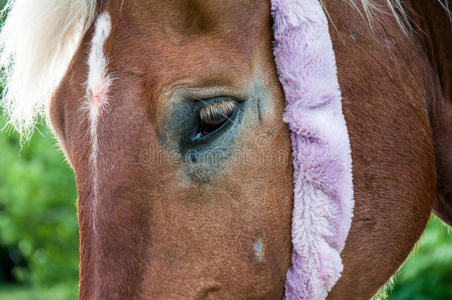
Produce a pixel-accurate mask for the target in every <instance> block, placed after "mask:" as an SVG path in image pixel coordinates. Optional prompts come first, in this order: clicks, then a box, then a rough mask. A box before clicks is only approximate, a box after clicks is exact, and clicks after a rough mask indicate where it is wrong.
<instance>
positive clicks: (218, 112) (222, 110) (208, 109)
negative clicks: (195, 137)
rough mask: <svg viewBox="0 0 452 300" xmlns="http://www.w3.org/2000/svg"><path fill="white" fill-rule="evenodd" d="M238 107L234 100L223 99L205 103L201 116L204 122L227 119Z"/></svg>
mask: <svg viewBox="0 0 452 300" xmlns="http://www.w3.org/2000/svg"><path fill="white" fill-rule="evenodd" d="M236 108H237V104H236V103H235V102H234V101H232V100H231V101H225V100H221V101H218V102H213V103H210V104H207V105H204V106H203V107H202V108H201V109H200V111H199V118H200V120H201V121H203V122H209V121H210V122H212V121H220V120H222V119H227V118H228V117H229V116H230V115H231V114H232V113H233V112H234V111H235V109H236Z"/></svg>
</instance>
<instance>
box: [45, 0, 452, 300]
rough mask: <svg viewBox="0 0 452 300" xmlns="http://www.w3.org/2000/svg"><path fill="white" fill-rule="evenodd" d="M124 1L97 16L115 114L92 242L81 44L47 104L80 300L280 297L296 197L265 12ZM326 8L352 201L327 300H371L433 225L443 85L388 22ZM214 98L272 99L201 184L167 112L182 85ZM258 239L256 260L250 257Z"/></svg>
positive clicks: (105, 132) (221, 4)
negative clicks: (73, 193) (63, 179)
mask: <svg viewBox="0 0 452 300" xmlns="http://www.w3.org/2000/svg"><path fill="white" fill-rule="evenodd" d="M121 2H122V1H105V4H104V7H103V8H102V9H106V10H108V11H109V12H110V14H111V16H112V22H113V30H112V33H111V36H110V38H109V39H108V41H107V43H106V45H105V53H106V54H107V55H108V57H109V60H110V64H109V71H110V72H112V73H113V74H114V75H115V77H116V78H117V79H116V80H115V82H114V86H113V88H112V91H111V94H110V98H111V102H110V105H111V110H110V111H109V112H108V113H107V114H105V115H103V116H102V117H101V119H100V120H99V124H100V125H99V126H100V127H99V128H100V132H99V137H100V139H101V143H100V148H99V153H100V155H101V158H100V160H99V163H100V164H99V172H100V174H101V176H100V183H99V185H100V189H101V195H102V198H101V199H98V201H99V203H100V207H101V208H102V209H101V210H102V211H101V213H99V214H98V219H97V220H96V223H97V224H98V231H97V234H94V232H93V229H92V222H93V220H92V218H91V215H92V201H93V191H92V189H93V187H92V177H93V174H92V171H91V166H90V165H89V155H90V147H91V146H90V140H89V135H88V134H87V132H88V127H89V124H88V120H87V118H86V116H85V115H83V113H82V112H81V110H80V107H82V105H83V101H85V100H84V91H85V90H84V86H83V84H82V83H83V82H85V80H86V74H87V66H86V60H87V52H88V49H89V41H90V39H91V35H92V31H90V32H89V33H88V34H87V36H86V37H85V39H84V41H83V44H82V46H81V48H80V49H79V51H78V52H77V54H76V55H75V57H74V59H73V62H72V64H71V68H70V69H69V71H68V73H67V74H66V76H65V78H64V80H63V81H62V83H61V85H60V87H59V89H58V91H57V92H56V94H55V96H54V98H53V100H52V104H51V120H52V124H53V126H54V127H55V130H56V132H57V135H58V137H59V139H60V141H61V144H62V146H63V148H64V149H65V152H66V154H67V156H68V158H69V160H70V162H71V164H72V166H73V168H74V171H75V173H76V177H77V187H78V193H79V197H78V208H79V220H80V238H81V275H80V276H81V277H80V298H81V299H210V298H213V299H256V298H259V299H280V298H281V296H282V295H283V290H284V287H283V284H284V280H285V278H284V277H285V274H286V271H287V269H288V267H289V265H290V256H291V242H290V240H291V232H290V228H291V224H290V221H291V212H292V194H293V185H292V167H291V161H290V157H291V145H290V139H289V131H288V129H287V127H286V125H285V124H284V123H283V122H282V121H281V119H282V114H283V111H284V95H283V93H282V90H281V87H280V84H279V81H278V77H277V74H276V70H275V66H274V62H273V56H272V31H271V17H270V7H269V1H268V0H261V1H249V0H241V1H216V0H211V1H205V0H202V1H201V0H198V1H195V0H193V1H185V0H174V1H157V0H155V1H154V0H153V1H144V0H143V1H125V2H124V4H123V6H122V7H121ZM325 2H326V6H327V8H328V11H329V13H330V15H331V19H332V21H333V22H334V25H335V28H336V29H335V28H334V27H333V26H331V30H330V31H331V35H332V39H333V45H334V48H335V52H336V56H337V65H338V78H339V83H340V85H341V89H342V93H343V107H344V114H345V117H346V120H347V124H348V128H349V134H350V140H351V146H352V157H353V172H354V190H355V201H356V208H355V217H354V219H353V222H352V228H351V232H350V235H349V237H348V239H347V243H346V247H345V249H344V252H343V254H342V257H343V262H344V266H345V268H344V272H343V276H342V277H341V279H340V280H339V282H338V284H337V285H336V286H335V288H334V289H333V291H332V292H331V293H330V295H329V299H366V298H369V297H371V296H372V295H373V294H374V293H375V292H376V291H377V290H378V288H379V287H380V286H381V285H382V284H384V283H385V281H387V280H388V279H389V277H390V276H391V275H392V274H393V273H394V271H396V270H397V268H398V267H399V266H400V264H401V263H402V262H403V261H404V260H405V258H406V256H407V255H408V253H409V252H410V250H411V248H412V247H413V245H414V243H415V242H416V241H417V239H418V238H419V236H420V234H421V233H422V231H423V229H424V227H425V224H426V222H427V220H428V217H429V215H430V211H431V207H432V204H433V201H434V200H435V196H436V172H435V156H434V151H433V141H432V134H431V130H430V121H429V118H428V112H427V108H426V107H427V106H426V103H428V104H430V107H438V106H439V105H438V104H435V103H438V102H433V98H434V96H435V95H437V93H438V86H439V84H438V77H437V75H436V72H435V71H434V70H435V68H434V67H432V64H431V55H430V56H429V55H428V52H425V51H423V48H422V47H420V45H421V42H420V40H419V39H418V38H415V37H413V36H410V37H406V36H404V35H403V34H402V33H401V31H400V30H399V28H398V26H397V24H396V22H395V20H394V19H393V18H391V17H390V16H388V15H381V16H380V15H379V18H380V17H381V18H380V19H379V20H380V21H379V22H377V23H375V24H374V26H375V32H374V33H373V32H372V31H371V30H370V28H369V26H368V25H367V23H366V21H365V20H364V19H363V18H362V17H361V16H359V14H358V13H357V12H356V11H354V10H351V8H350V7H349V6H348V5H345V4H344V3H343V2H342V1H325ZM444 51H446V50H444ZM438 65H441V64H438ZM438 65H437V66H438ZM441 78H443V77H440V81H441ZM448 78H450V77H448ZM444 80H445V79H444ZM256 85H259V88H258V89H256V88H254V87H255V86H256ZM211 86H220V87H225V90H226V91H229V92H223V93H226V94H227V95H228V94H231V93H233V94H234V95H231V96H237V97H239V98H240V97H241V98H244V99H251V98H252V97H253V96H255V95H256V93H261V92H262V93H264V96H262V99H266V97H267V96H265V95H270V96H268V97H269V98H268V99H269V101H270V102H269V103H267V104H266V103H263V104H262V105H264V109H263V110H262V111H260V110H259V109H258V111H257V113H247V114H246V115H245V116H244V117H243V120H242V122H243V125H242V127H240V132H239V133H238V136H237V138H236V143H235V144H234V143H232V144H233V146H230V147H232V148H231V149H232V152H233V154H235V155H239V154H240V155H242V156H239V158H240V159H238V160H230V159H229V158H226V165H225V166H224V167H218V168H219V169H218V172H216V174H214V175H212V174H210V173H209V171H210V170H204V171H205V172H206V174H207V175H206V174H198V173H199V172H201V173H203V172H204V171H202V170H201V169H196V168H194V169H193V168H191V167H190V166H189V165H188V164H187V163H186V162H184V161H183V160H182V158H181V153H180V148H179V147H177V145H178V141H179V140H178V138H179V136H178V133H177V132H178V131H177V130H179V127H180V126H173V123H175V124H176V125H177V124H179V123H177V120H178V118H173V117H172V115H171V111H174V109H176V108H177V107H180V106H181V105H182V103H183V102H181V101H180V100H178V99H180V98H184V96H183V94H184V93H186V92H187V90H189V88H192V87H199V88H201V90H202V89H204V88H205V87H211ZM184 87H186V88H184ZM187 88H188V89H187ZM181 89H182V94H180V93H181V92H180V90H181ZM175 90H178V91H179V92H175ZM178 93H179V94H178ZM258 97H260V94H259V95H258ZM436 100H438V99H436ZM248 101H251V100H248ZM432 111H434V110H432ZM259 112H260V114H259ZM178 117H183V114H182V115H180V116H179V115H178ZM435 120H436V119H435ZM449 120H450V119H449ZM444 121H447V119H446V118H445V119H444ZM433 122H434V124H436V123H435V122H437V121H433ZM439 124H443V125H444V124H446V123H444V122H443V123H441V122H439ZM438 128H439V129H437V130H436V132H437V133H436V135H438V134H439V135H441V134H440V133H439V132H441V127H438ZM436 141H437V143H440V144H444V145H445V143H442V142H440V141H439V138H438V139H437V140H436ZM232 144H231V145H232ZM444 147H446V146H444ZM445 149H446V148H445ZM449 149H450V148H449ZM446 153H447V151H446ZM156 154H157V155H156ZM275 154H277V156H278V157H279V158H282V159H276V160H275V159H274V158H275ZM440 157H441V156H440ZM446 157H447V156H446ZM262 158H264V159H262ZM438 161H441V158H440V159H439V160H438ZM441 168H442V167H439V169H438V170H439V174H440V178H441V171H440V170H441ZM215 170H217V169H215ZM445 170H447V168H445ZM448 170H450V169H448ZM444 172H447V171H444ZM443 178H452V177H447V174H446V175H443ZM444 180H446V179H444ZM440 186H441V184H440ZM443 186H445V185H444V183H443ZM440 191H441V189H440ZM443 194H444V193H443ZM446 195H447V193H446ZM445 199H447V198H445ZM259 238H261V239H262V242H263V260H262V261H260V260H259V259H258V257H257V255H256V254H255V249H254V248H253V245H254V243H255V242H256V241H257V240H258V239H259Z"/></svg>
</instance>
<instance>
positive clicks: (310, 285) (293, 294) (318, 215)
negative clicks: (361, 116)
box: [271, 0, 354, 300]
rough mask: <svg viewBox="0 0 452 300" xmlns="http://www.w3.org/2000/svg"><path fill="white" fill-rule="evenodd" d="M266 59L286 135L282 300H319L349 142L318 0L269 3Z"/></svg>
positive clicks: (332, 272)
mask: <svg viewBox="0 0 452 300" xmlns="http://www.w3.org/2000/svg"><path fill="white" fill-rule="evenodd" d="M271 4H272V15H273V19H274V38H275V45H274V55H275V62H276V66H277V69H278V74H279V79H280V81H281V84H282V86H283V88H284V92H285V96H286V112H285V115H284V121H285V122H287V123H288V124H289V128H290V130H291V135H292V147H293V164H294V183H295V187H294V209H293V214H292V244H293V253H292V266H291V268H290V269H289V271H288V273H287V277H286V284H285V287H286V293H285V299H314V300H317V299H325V298H326V296H327V295H328V293H329V291H330V290H331V289H332V288H333V286H334V285H335V284H336V282H337V280H338V279H339V277H340V276H341V272H342V269H343V265H342V261H341V257H340V253H341V251H342V249H343V248H344V244H345V239H346V238H347V235H348V232H349V230H350V225H351V220H352V217H353V207H354V200H353V182H352V160H351V150H350V142H349V137H348V132H347V127H346V124H345V119H344V115H343V113H342V103H341V100H342V99H341V92H340V88H339V83H338V80H337V74H336V73H337V72H336V61H335V56H334V51H333V46H332V42H331V37H330V35H329V32H328V21H327V18H326V16H325V13H324V11H323V9H322V6H321V4H320V2H319V1H318V0H271Z"/></svg>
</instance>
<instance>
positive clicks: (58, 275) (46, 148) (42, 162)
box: [0, 122, 79, 285]
mask: <svg viewBox="0 0 452 300" xmlns="http://www.w3.org/2000/svg"><path fill="white" fill-rule="evenodd" d="M4 125H5V123H4V122H2V123H0V128H2V127H4ZM38 130H39V131H40V132H41V134H39V133H38V131H36V132H35V135H34V137H33V140H32V142H31V143H29V144H25V145H24V146H23V148H22V149H21V148H20V146H19V137H18V135H17V134H16V133H14V134H11V135H7V134H5V133H3V134H0V151H1V152H0V243H1V244H2V245H4V246H7V247H9V248H18V249H19V250H20V252H21V253H22V254H23V256H24V257H25V259H26V261H27V264H28V267H24V266H17V267H16V268H15V269H14V275H15V277H16V279H17V280H18V281H21V282H31V283H33V284H34V285H51V284H56V283H64V282H76V281H77V280H78V257H79V254H78V247H79V246H78V244H79V239H78V229H77V214H76V206H75V200H76V189H75V184H74V176H73V173H72V171H71V170H70V168H69V166H68V165H67V163H64V156H63V155H62V154H61V153H60V152H59V150H58V147H57V146H56V143H55V141H54V140H53V138H52V133H51V132H50V130H49V129H47V128H45V127H44V126H39V127H38Z"/></svg>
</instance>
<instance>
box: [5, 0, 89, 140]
mask: <svg viewBox="0 0 452 300" xmlns="http://www.w3.org/2000/svg"><path fill="white" fill-rule="evenodd" d="M96 6H97V1H96V0H39V1H37V0H10V1H8V3H7V4H6V7H5V9H4V11H3V12H4V13H8V16H7V19H6V22H5V23H4V26H3V28H2V31H1V33H0V49H1V54H0V67H1V68H2V69H3V72H4V73H5V74H4V76H5V78H4V80H5V86H4V92H3V97H2V98H3V99H2V102H1V106H3V108H4V109H5V111H6V112H7V113H8V114H9V116H10V123H11V124H12V125H13V126H14V128H15V129H16V130H18V131H19V132H20V133H21V134H23V136H24V137H25V138H28V137H29V136H30V133H31V131H32V128H33V127H34V124H35V122H36V118H37V116H38V115H40V114H45V112H46V110H47V104H48V101H49V98H50V96H51V94H52V92H53V91H54V90H55V88H56V87H57V86H58V83H59V82H60V80H61V78H62V77H63V76H64V73H65V71H66V69H67V67H68V65H69V62H70V60H71V58H72V56H73V55H74V53H75V51H76V49H77V47H78V44H79V43H80V40H81V38H82V37H83V35H84V33H85V32H86V30H87V29H88V28H89V27H90V26H91V24H92V22H93V20H94V18H95V13H96Z"/></svg>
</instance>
